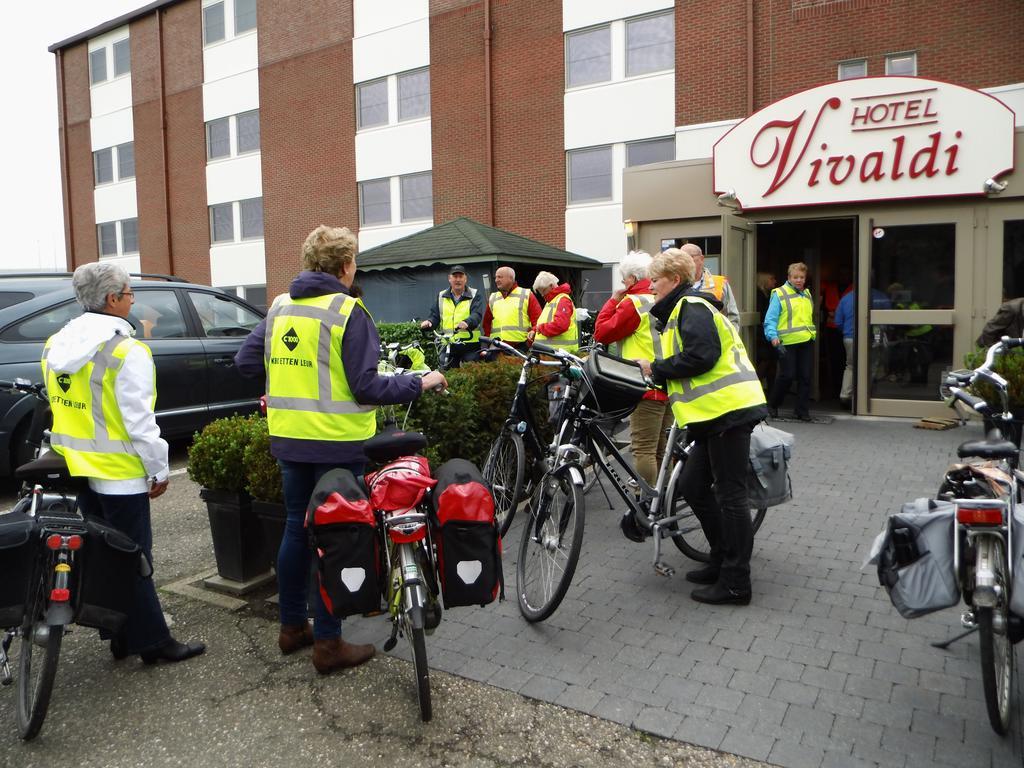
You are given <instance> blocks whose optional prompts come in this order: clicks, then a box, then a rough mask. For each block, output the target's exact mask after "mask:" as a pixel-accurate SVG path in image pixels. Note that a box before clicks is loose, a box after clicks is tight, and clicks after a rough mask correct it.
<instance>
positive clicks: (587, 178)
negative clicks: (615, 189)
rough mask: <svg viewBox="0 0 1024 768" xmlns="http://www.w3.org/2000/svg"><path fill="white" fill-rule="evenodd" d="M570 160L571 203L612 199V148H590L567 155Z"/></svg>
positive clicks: (575, 150)
mask: <svg viewBox="0 0 1024 768" xmlns="http://www.w3.org/2000/svg"><path fill="white" fill-rule="evenodd" d="M566 154H567V156H568V159H569V202H570V203H584V202H593V201H598V200H611V198H612V148H611V147H590V148H589V149H573V150H570V151H569V152H567V153H566Z"/></svg>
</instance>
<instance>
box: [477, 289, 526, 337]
mask: <svg viewBox="0 0 1024 768" xmlns="http://www.w3.org/2000/svg"><path fill="white" fill-rule="evenodd" d="M487 305H488V306H489V307H490V308H491V336H500V337H501V340H502V341H512V342H516V341H526V334H527V333H529V332H530V292H529V291H528V290H526V289H525V288H520V287H516V288H514V289H513V290H512V291H510V292H509V294H508V296H502V295H501V291H495V292H494V293H492V294H491V295H490V298H488V300H487Z"/></svg>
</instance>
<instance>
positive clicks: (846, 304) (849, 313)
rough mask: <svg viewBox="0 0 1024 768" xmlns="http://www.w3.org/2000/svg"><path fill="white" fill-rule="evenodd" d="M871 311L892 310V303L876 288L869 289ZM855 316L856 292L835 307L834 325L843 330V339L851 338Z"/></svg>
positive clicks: (851, 292) (848, 294) (852, 292)
mask: <svg viewBox="0 0 1024 768" xmlns="http://www.w3.org/2000/svg"><path fill="white" fill-rule="evenodd" d="M871 308H872V309H892V302H891V301H890V300H889V297H888V296H886V295H885V294H884V293H882V291H880V290H878V289H877V288H872V289H871ZM856 314H857V292H856V291H850V292H849V293H847V294H846V295H845V296H843V298H841V299H840V300H839V306H838V307H836V325H837V326H839V327H840V328H842V329H843V338H844V339H852V338H853V328H854V325H855V324H856V322H855V321H856V317H855V315H856Z"/></svg>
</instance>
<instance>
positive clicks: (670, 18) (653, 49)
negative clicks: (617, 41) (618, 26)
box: [626, 11, 675, 77]
mask: <svg viewBox="0 0 1024 768" xmlns="http://www.w3.org/2000/svg"><path fill="white" fill-rule="evenodd" d="M674 66H675V14H673V13H672V12H671V11H670V12H669V13H660V14H658V15H657V16H646V17H644V18H640V19H631V20H630V21H627V22H626V77H633V76H634V75H643V74H646V73H648V72H660V71H662V70H666V69H672V68H673V67H674Z"/></svg>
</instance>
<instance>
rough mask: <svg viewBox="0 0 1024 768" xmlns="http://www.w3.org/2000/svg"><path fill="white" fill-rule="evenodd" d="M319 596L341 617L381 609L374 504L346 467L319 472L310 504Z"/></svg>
mask: <svg viewBox="0 0 1024 768" xmlns="http://www.w3.org/2000/svg"><path fill="white" fill-rule="evenodd" d="M306 529H307V530H308V531H309V537H310V541H311V542H312V544H313V552H314V554H315V556H316V563H317V575H318V577H319V583H320V596H321V597H322V598H323V601H324V605H325V606H326V607H327V610H328V611H329V612H330V613H331V614H333V615H334V616H336V617H337V618H339V619H342V618H345V617H346V616H353V615H356V614H362V613H371V612H373V611H379V610H380V601H381V582H382V578H383V576H382V573H383V569H382V567H381V560H380V536H379V535H378V533H377V520H376V518H375V516H374V514H373V507H372V506H370V501H369V499H367V498H366V493H365V492H364V491H363V488H362V486H361V485H360V484H359V481H358V480H357V479H356V477H355V475H353V474H352V473H351V472H350V471H349V470H347V469H332V470H331V471H330V472H328V473H327V474H325V475H324V476H323V477H322V478H320V482H319V483H317V484H316V488H315V489H314V490H313V496H312V498H311V499H310V502H309V507H308V508H307V510H306Z"/></svg>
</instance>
